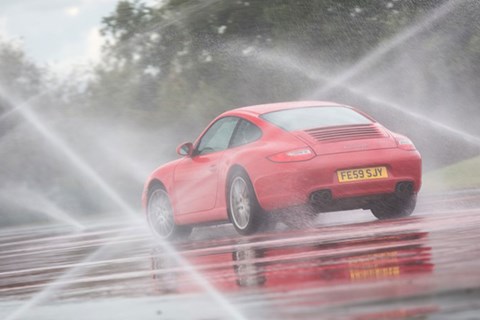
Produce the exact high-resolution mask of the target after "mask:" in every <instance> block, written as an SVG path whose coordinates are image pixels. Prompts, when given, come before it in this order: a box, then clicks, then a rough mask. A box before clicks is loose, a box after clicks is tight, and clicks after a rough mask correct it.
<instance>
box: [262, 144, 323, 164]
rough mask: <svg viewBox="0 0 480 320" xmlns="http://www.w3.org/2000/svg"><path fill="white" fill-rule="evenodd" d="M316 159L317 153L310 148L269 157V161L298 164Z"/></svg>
mask: <svg viewBox="0 0 480 320" xmlns="http://www.w3.org/2000/svg"><path fill="white" fill-rule="evenodd" d="M314 157H315V152H313V150H312V149H310V148H308V147H307V148H301V149H295V150H290V151H286V152H281V153H277V154H274V155H272V156H270V157H268V159H269V160H271V161H273V162H296V161H307V160H310V159H313V158H314Z"/></svg>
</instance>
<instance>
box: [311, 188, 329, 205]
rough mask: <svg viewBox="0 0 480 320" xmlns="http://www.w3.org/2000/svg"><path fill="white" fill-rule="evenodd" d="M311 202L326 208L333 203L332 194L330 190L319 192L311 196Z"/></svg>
mask: <svg viewBox="0 0 480 320" xmlns="http://www.w3.org/2000/svg"><path fill="white" fill-rule="evenodd" d="M310 201H311V202H312V203H313V204H316V205H320V206H325V205H329V204H331V203H332V201H333V197H332V192H331V191H330V190H318V191H315V192H314V193H312V194H311V195H310Z"/></svg>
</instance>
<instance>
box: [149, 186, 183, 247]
mask: <svg viewBox="0 0 480 320" xmlns="http://www.w3.org/2000/svg"><path fill="white" fill-rule="evenodd" d="M147 220H148V224H149V226H150V229H151V230H152V232H153V234H154V236H156V237H158V238H161V239H178V238H186V237H188V236H189V235H190V233H191V232H192V227H190V226H179V225H176V224H175V221H174V217H173V208H172V205H171V203H170V198H169V197H168V194H167V192H166V191H165V190H164V189H163V188H162V187H156V188H154V189H152V191H151V192H150V194H149V197H148V205H147Z"/></svg>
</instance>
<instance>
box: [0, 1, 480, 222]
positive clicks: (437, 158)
mask: <svg viewBox="0 0 480 320" xmlns="http://www.w3.org/2000/svg"><path fill="white" fill-rule="evenodd" d="M148 3H152V2H148ZM448 3H452V4H453V5H452V8H451V9H449V10H450V11H449V13H448V14H446V15H444V16H442V17H441V18H439V19H438V20H435V21H434V22H432V23H431V24H428V25H425V26H422V21H425V20H426V19H427V20H428V19H429V18H431V17H435V14H438V10H440V9H441V8H442V7H443V6H444V5H445V4H448ZM479 6H480V5H479V3H478V2H477V1H474V0H465V1H461V2H455V1H434V0H425V1H413V0H406V1H398V0H382V1H378V0H375V1H374V0H355V1H353V0H352V1H350V0H345V1H337V0H298V1H296V0H269V1H263V0H250V1H245V0H238V1H220V0H205V1H191V0H169V1H158V3H156V4H147V3H146V2H143V1H140V0H134V1H119V2H118V4H117V6H116V7H115V8H113V10H112V13H111V14H110V15H109V16H107V17H104V18H103V21H102V35H103V37H104V39H105V46H104V48H103V58H102V61H101V62H100V63H98V64H97V65H94V66H91V68H88V69H82V70H77V71H76V72H74V73H71V74H69V75H61V76H60V77H59V76H58V75H53V74H52V73H51V72H50V70H48V69H47V68H42V67H39V66H37V65H35V64H34V63H33V62H32V61H30V60H29V59H28V57H27V56H26V53H25V52H23V51H22V49H21V47H19V46H18V45H16V44H15V43H12V42H8V41H5V40H2V39H0V70H1V72H0V89H1V91H0V93H1V94H0V112H1V115H0V117H1V120H0V121H1V125H0V151H1V155H2V166H0V178H1V179H0V188H1V190H3V191H2V193H1V194H2V195H3V197H0V202H1V204H2V206H1V207H2V208H3V209H2V212H1V213H2V216H3V219H2V221H4V222H5V221H7V220H8V219H6V218H5V217H6V216H8V217H10V216H11V215H15V214H17V213H20V214H21V215H26V212H30V213H31V212H32V211H35V210H40V211H41V210H42V209H41V206H38V208H32V206H25V205H24V206H22V205H21V204H19V203H18V201H13V203H12V201H11V199H12V198H15V199H18V198H25V199H27V200H26V201H28V199H29V196H30V198H31V197H32V194H35V197H36V198H38V197H40V198H42V199H44V200H45V201H49V202H51V203H54V204H55V205H56V206H58V207H59V208H61V209H62V210H65V211H67V212H75V213H81V214H96V213H98V212H103V211H115V210H116V209H115V205H112V204H111V203H109V201H108V199H105V195H104V194H103V193H102V192H100V191H98V186H97V185H96V184H95V182H94V181H91V179H88V178H87V177H85V176H84V175H82V174H81V173H80V172H78V170H77V168H75V167H74V166H72V164H71V163H69V160H68V159H67V158H66V157H65V152H64V151H62V150H59V149H58V148H57V147H55V146H54V145H52V144H51V143H49V142H48V139H45V137H43V136H42V135H41V134H39V133H38V132H37V131H36V130H35V128H32V126H31V125H30V124H29V123H28V121H25V119H23V118H22V117H21V116H20V115H19V113H18V112H15V111H12V110H14V109H15V108H19V107H20V108H27V109H29V110H32V112H34V113H35V114H37V115H38V116H39V117H40V119H41V121H42V122H43V123H44V124H45V125H46V126H47V127H48V129H49V130H51V131H52V132H53V133H54V134H56V135H57V136H59V137H60V138H61V139H62V141H63V142H64V143H65V144H66V145H68V146H69V147H70V148H71V149H72V151H73V152H74V153H75V154H76V155H78V156H79V158H80V159H81V161H83V162H85V163H86V164H87V165H88V166H90V167H91V168H92V169H93V170H94V172H96V173H97V174H98V175H99V176H100V177H101V178H102V179H104V180H105V182H106V183H107V184H108V185H110V186H112V188H113V190H114V191H115V192H117V193H118V194H119V195H120V196H121V197H122V198H123V199H125V201H126V202H127V203H129V204H131V205H132V207H134V208H139V202H140V193H141V189H142V183H143V181H144V179H145V178H146V176H147V174H148V173H149V172H150V171H151V170H153V169H154V168H155V167H156V166H158V165H161V164H162V163H164V162H166V161H168V160H171V159H173V158H175V153H174V148H175V146H176V145H177V144H179V143H180V142H183V141H185V140H193V139H194V138H195V137H196V135H197V134H198V133H199V131H200V130H201V129H202V128H203V127H204V126H205V125H206V124H207V123H208V121H210V120H211V119H212V117H214V116H215V115H217V114H218V113H220V112H222V111H224V110H227V109H231V108H234V107H238V106H244V105H249V104H258V103H265V102H275V101H286V100H287V101H288V100H298V99H322V100H336V101H339V102H343V103H347V104H353V105H359V106H360V107H361V108H362V109H364V110H366V111H368V112H370V113H371V114H372V115H374V116H375V117H376V118H378V120H381V121H382V122H384V123H385V124H386V125H387V126H389V127H391V128H392V129H394V130H397V131H399V132H401V133H405V134H408V135H410V136H412V138H413V140H414V141H415V142H416V143H417V146H418V147H419V148H420V150H421V151H422V153H423V154H424V160H425V168H426V169H427V170H428V169H431V168H436V167H439V166H442V165H445V164H448V163H451V162H454V161H457V160H459V159H462V158H466V157H469V156H471V155H473V154H476V153H478V148H477V147H475V145H474V144H473V145H472V144H471V143H468V141H467V142H466V141H464V140H463V139H462V138H461V137H459V136H455V135H452V134H451V133H448V132H447V133H445V131H444V130H443V131H442V130H440V129H439V128H438V127H434V126H431V125H429V124H428V122H426V121H423V120H422V118H421V117H420V118H419V117H412V116H411V115H408V113H409V112H410V113H414V114H417V115H420V116H426V117H427V118H433V119H434V120H435V121H439V122H442V123H445V124H447V125H451V126H452V127H456V128H462V129H464V130H466V131H467V132H468V133H470V134H472V135H477V134H480V127H478V125H476V124H477V123H478V122H477V121H478V120H479V119H478V116H479V112H478V98H479V92H480V81H478V75H479V74H480V69H479V68H480V63H478V62H480V26H479V23H480V16H479V15H480V10H479ZM416 26H419V28H418V29H419V30H415V27H416ZM420 27H421V28H420ZM405 30H407V31H408V30H410V31H412V30H414V31H415V32H413V31H412V32H411V34H412V36H411V37H408V38H406V40H405V41H403V42H401V43H399V44H398V46H396V47H393V48H392V49H391V50H386V51H385V53H384V54H382V55H381V56H379V57H378V59H377V60H375V63H373V64H372V65H369V66H368V68H367V69H366V70H365V71H363V72H361V73H359V74H357V75H355V77H353V78H351V79H349V80H348V81H347V82H346V83H344V84H343V85H342V86H337V87H332V88H331V90H328V91H322V90H319V88H322V87H324V86H328V85H329V81H331V80H333V79H335V78H336V76H337V75H338V74H341V73H343V72H345V71H348V70H351V69H350V68H351V66H355V64H356V63H357V62H358V61H362V58H364V57H365V56H366V55H368V54H369V53H370V52H372V51H375V50H378V48H382V45H384V44H385V43H388V42H389V41H391V39H394V38H395V37H397V36H398V35H399V34H402V32H403V33H404V32H405ZM417 31H418V32H417ZM351 89H355V90H351ZM6 96H8V97H9V99H6V98H5V97H6ZM12 97H14V98H15V99H14V101H12V99H11V98H12ZM380 98H381V99H380ZM385 101H388V102H392V103H394V104H395V106H400V109H404V110H405V111H406V112H400V111H398V110H396V111H395V110H393V109H392V108H391V107H389V106H387V105H385V103H384V102H385ZM397 109H398V108H397ZM452 110H455V111H454V112H452ZM45 201H44V202H45ZM27 215H28V214H27ZM8 221H9V220H8Z"/></svg>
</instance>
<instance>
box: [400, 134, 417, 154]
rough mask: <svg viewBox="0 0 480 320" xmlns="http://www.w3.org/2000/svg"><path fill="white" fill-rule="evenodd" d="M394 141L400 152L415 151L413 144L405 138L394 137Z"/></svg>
mask: <svg viewBox="0 0 480 320" xmlns="http://www.w3.org/2000/svg"><path fill="white" fill-rule="evenodd" d="M395 140H396V141H397V146H398V147H399V148H400V149H402V150H407V151H414V150H417V149H416V148H415V145H414V144H413V142H412V141H411V140H410V139H408V138H406V137H402V136H396V137H395Z"/></svg>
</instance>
